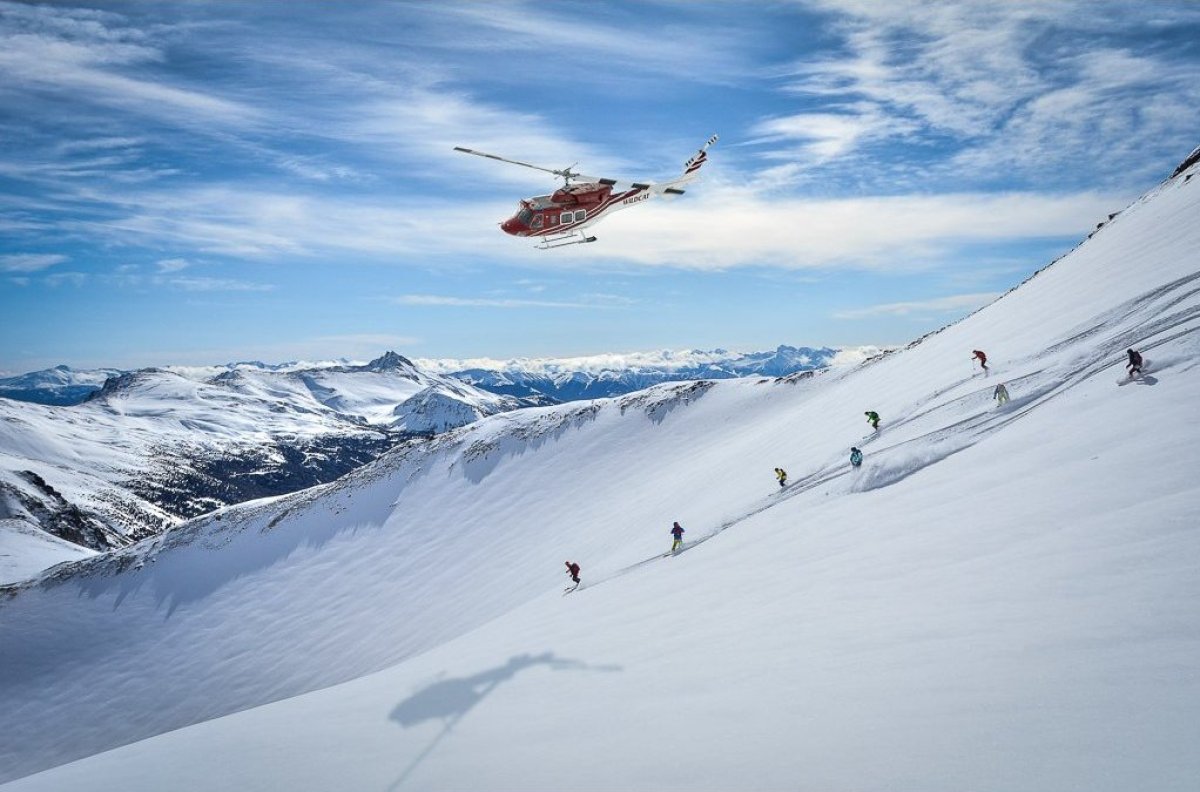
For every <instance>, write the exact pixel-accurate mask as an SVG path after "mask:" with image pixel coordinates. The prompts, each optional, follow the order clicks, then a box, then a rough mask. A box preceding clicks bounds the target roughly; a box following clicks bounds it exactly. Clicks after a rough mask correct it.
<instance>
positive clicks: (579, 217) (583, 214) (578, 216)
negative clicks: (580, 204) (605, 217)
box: [575, 209, 587, 223]
mask: <svg viewBox="0 0 1200 792" xmlns="http://www.w3.org/2000/svg"><path fill="white" fill-rule="evenodd" d="M584 220H587V209H576V210H575V222H576V223H581V222H583V221H584Z"/></svg>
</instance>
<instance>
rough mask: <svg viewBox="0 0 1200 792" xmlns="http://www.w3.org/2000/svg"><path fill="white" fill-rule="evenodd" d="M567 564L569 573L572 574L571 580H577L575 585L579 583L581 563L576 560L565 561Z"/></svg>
mask: <svg viewBox="0 0 1200 792" xmlns="http://www.w3.org/2000/svg"><path fill="white" fill-rule="evenodd" d="M565 563H566V565H567V574H568V575H570V576H571V580H574V581H575V585H576V586H578V585H579V564H576V563H575V562H574V561H567V562H565Z"/></svg>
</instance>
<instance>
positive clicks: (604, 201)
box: [454, 135, 717, 250]
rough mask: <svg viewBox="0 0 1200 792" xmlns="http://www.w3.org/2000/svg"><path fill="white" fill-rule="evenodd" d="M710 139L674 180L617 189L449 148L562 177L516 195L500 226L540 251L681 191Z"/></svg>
mask: <svg viewBox="0 0 1200 792" xmlns="http://www.w3.org/2000/svg"><path fill="white" fill-rule="evenodd" d="M716 142H717V136H716V135H713V136H712V137H710V138H709V139H708V140H707V141H706V142H705V144H704V145H703V146H701V147H700V150H699V151H697V152H696V153H695V154H694V155H693V156H692V158H691V159H689V160H688V161H687V162H685V163H684V165H683V173H682V174H681V175H680V176H679V177H678V178H675V179H672V180H670V181H665V182H659V183H656V184H643V183H641V182H633V183H632V184H630V185H629V188H628V189H620V190H617V189H614V188H615V187H616V184H617V180H616V179H599V178H596V177H594V176H583V175H581V174H579V173H578V172H576V171H573V170H571V168H574V167H575V166H574V165H571V166H570V167H567V168H560V169H557V170H556V169H554V168H543V167H542V166H540V165H531V164H530V163H528V162H521V161H520V160H513V159H507V158H505V157H498V156H496V155H495V154H488V153H486V152H483V151H475V150H474V149H469V148H463V147H462V146H455V147H454V150H455V151H461V152H462V153H464V154H474V155H475V156H477V157H486V158H487V159H493V160H498V161H500V162H507V163H509V164H510V165H520V166H522V167H525V168H533V169H534V170H540V171H544V172H546V173H552V174H554V175H555V176H558V177H559V178H561V179H562V180H563V186H562V187H560V188H558V189H557V190H555V191H554V192H553V193H552V194H550V195H539V196H536V197H534V198H524V199H522V200H521V201H520V203H519V204H518V207H517V213H516V214H515V215H513V216H512V217H510V218H508V219H507V220H505V221H504V222H503V223H501V224H500V230H501V231H503V232H504V233H506V234H509V235H510V236H517V237H540V238H541V242H539V243H538V244H537V245H536V247H537V248H538V249H540V250H550V249H552V248H557V247H564V246H566V245H582V244H585V243H588V242H595V241H596V237H594V236H588V235H587V234H586V233H584V229H586V228H589V227H591V226H593V225H595V224H596V223H598V222H600V221H601V220H602V219H604V218H605V217H607V216H608V215H610V214H612V213H613V212H616V211H617V210H619V209H627V208H629V207H630V206H637V205H638V204H640V203H643V202H644V201H647V200H649V199H651V198H654V197H662V198H675V197H678V196H680V195H683V192H684V191H683V188H682V186H681V185H684V184H687V183H688V182H690V181H692V180H693V179H695V178H696V176H697V174H698V173H699V171H700V168H701V167H703V165H704V163H705V162H706V161H707V160H708V148H709V146H711V145H712V144H714V143H716ZM572 182H577V183H575V184H572Z"/></svg>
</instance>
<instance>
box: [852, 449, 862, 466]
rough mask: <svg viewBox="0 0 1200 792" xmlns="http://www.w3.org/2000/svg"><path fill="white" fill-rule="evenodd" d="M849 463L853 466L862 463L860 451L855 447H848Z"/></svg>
mask: <svg viewBox="0 0 1200 792" xmlns="http://www.w3.org/2000/svg"><path fill="white" fill-rule="evenodd" d="M850 464H851V465H853V466H854V467H858V466H859V465H861V464H862V451H859V450H858V449H857V448H851V449H850Z"/></svg>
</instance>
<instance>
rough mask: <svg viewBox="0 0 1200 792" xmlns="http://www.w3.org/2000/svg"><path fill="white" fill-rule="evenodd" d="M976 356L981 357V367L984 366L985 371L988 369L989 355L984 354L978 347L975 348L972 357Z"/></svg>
mask: <svg viewBox="0 0 1200 792" xmlns="http://www.w3.org/2000/svg"><path fill="white" fill-rule="evenodd" d="M975 358H979V365H980V367H982V368H983V370H984V371H987V370H988V367H987V355H985V354H983V351H982V350H979V349H976V350H974V355H972V359H975Z"/></svg>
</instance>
